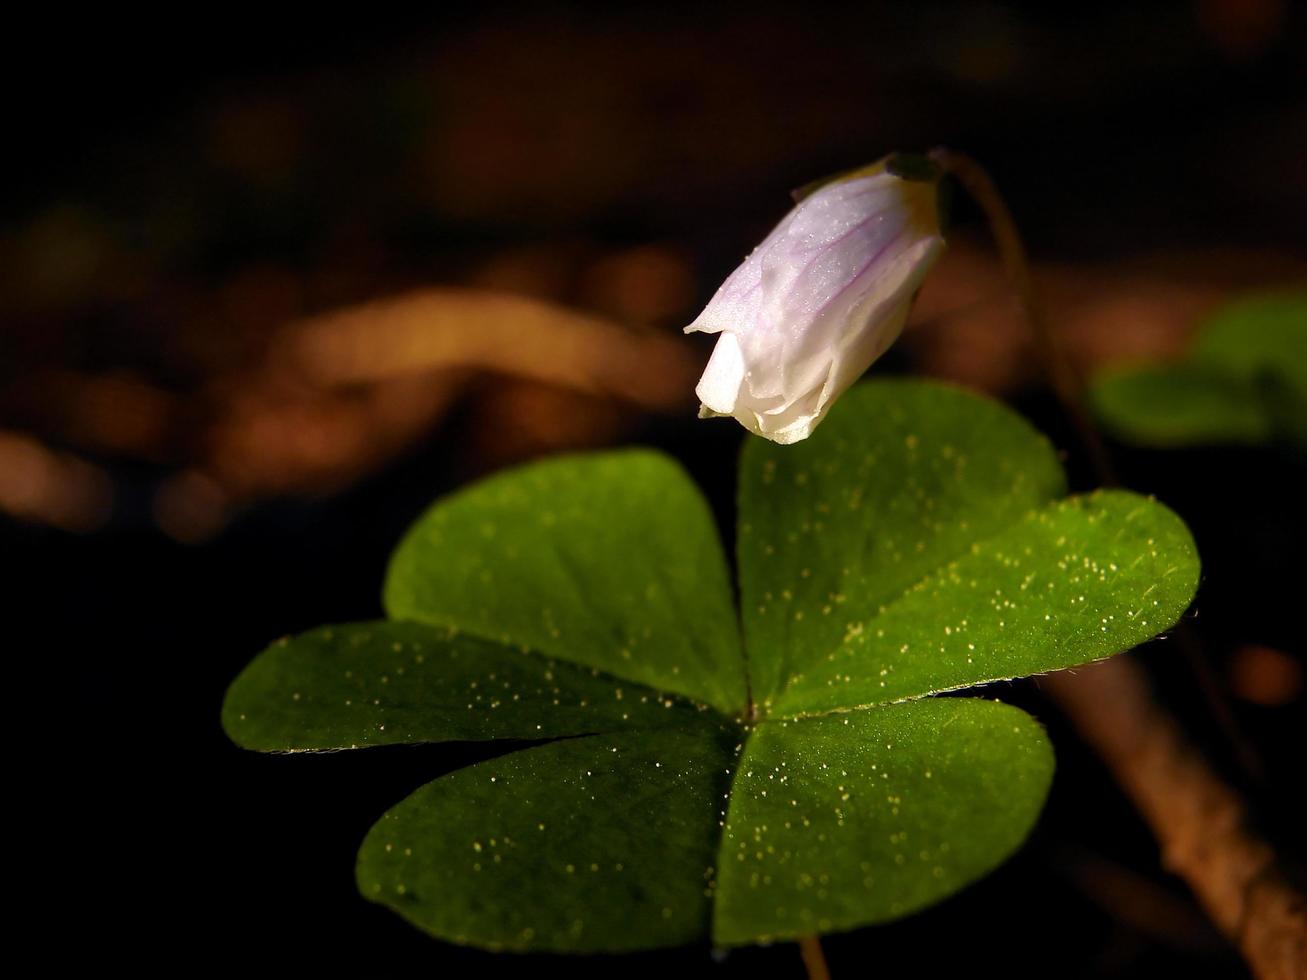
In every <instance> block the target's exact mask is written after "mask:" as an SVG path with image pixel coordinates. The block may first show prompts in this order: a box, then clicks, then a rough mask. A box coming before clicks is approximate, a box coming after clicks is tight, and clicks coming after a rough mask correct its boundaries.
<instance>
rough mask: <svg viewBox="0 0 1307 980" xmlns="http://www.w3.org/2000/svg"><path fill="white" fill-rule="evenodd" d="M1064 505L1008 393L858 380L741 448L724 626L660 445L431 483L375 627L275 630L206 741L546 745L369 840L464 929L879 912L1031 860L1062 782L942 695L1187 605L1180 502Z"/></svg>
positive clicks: (398, 886)
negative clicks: (778, 437)
mask: <svg viewBox="0 0 1307 980" xmlns="http://www.w3.org/2000/svg"><path fill="white" fill-rule="evenodd" d="M1064 492H1065V483H1064V478H1063V475H1062V472H1061V469H1060V467H1059V465H1058V463H1057V460H1056V457H1055V455H1054V452H1053V449H1052V447H1051V446H1050V445H1049V444H1048V443H1047V441H1046V440H1045V439H1044V438H1043V437H1041V436H1040V435H1039V434H1038V433H1037V432H1035V431H1034V430H1033V429H1031V428H1030V427H1029V426H1028V425H1027V424H1026V423H1025V422H1024V421H1023V420H1021V419H1020V418H1019V417H1018V416H1016V415H1014V414H1013V413H1012V412H1010V411H1009V410H1007V409H1006V408H1004V407H1002V406H1001V405H998V404H996V403H994V402H991V401H989V400H986V399H983V398H980V397H977V396H974V395H971V394H967V393H965V392H962V391H959V390H955V389H952V388H948V387H944V386H940V385H934V384H927V383H921V382H904V381H882V382H876V383H870V384H864V385H860V386H858V387H856V388H854V389H853V390H852V391H850V392H849V393H848V394H847V395H846V396H845V397H844V399H843V400H842V401H841V402H840V403H839V404H838V405H837V406H836V407H835V408H834V409H833V410H832V412H831V414H830V417H829V419H828V420H827V421H826V422H825V423H824V425H823V426H822V428H821V429H819V430H818V432H817V433H816V434H815V435H814V436H813V437H812V438H811V439H809V440H807V441H806V442H804V443H802V444H799V445H797V446H791V447H778V446H774V445H772V444H770V443H765V442H763V441H761V440H750V441H749V445H748V446H747V447H746V449H745V452H744V453H743V455H742V457H741V473H740V508H739V529H738V530H739V533H738V542H739V544H738V557H739V568H740V583H739V594H740V608H739V612H738V614H737V611H736V605H735V602H734V599H733V597H732V589H731V584H730V581H729V575H728V571H727V563H726V560H725V556H724V555H723V553H722V549H721V545H720V542H719V540H718V537H717V533H716V530H715V528H714V527H713V525H712V521H711V518H710V516H709V512H708V509H707V506H706V505H705V503H704V501H703V499H702V498H701V496H700V495H699V493H698V491H697V489H696V488H695V487H694V485H693V484H692V483H691V482H690V480H689V479H688V477H687V476H686V475H685V474H684V473H683V472H682V471H681V469H680V468H679V467H678V466H677V465H676V464H675V463H674V462H672V461H671V460H669V459H667V458H666V457H664V456H661V455H659V454H657V453H654V452H649V451H629V450H628V451H623V452H615V453H604V454H593V455H586V456H576V457H570V458H559V459H553V460H549V461H545V462H541V463H536V464H533V465H530V466H526V467H522V468H519V469H516V470H512V471H508V472H505V473H502V474H500V475H497V476H495V477H492V478H490V479H488V480H486V481H483V482H481V483H479V484H476V485H473V486H471V487H469V488H467V489H465V490H463V491H462V492H460V493H457V494H455V495H453V496H451V497H449V498H447V499H445V500H442V501H439V502H437V503H436V504H435V505H434V506H433V507H432V508H431V510H430V511H428V512H427V514H425V515H424V516H423V517H422V518H420V519H419V520H418V522H417V523H416V524H415V525H414V526H413V528H412V529H411V530H410V531H409V533H408V534H407V536H406V537H405V538H404V540H403V541H402V542H401V543H400V545H399V547H398V548H397V549H396V552H395V555H394V558H393V560H392V563H391V567H390V571H389V574H388V577H387V581H386V588H385V597H386V607H387V612H388V614H389V615H390V617H391V619H390V620H389V621H387V622H379V623H359V624H352V625H341V626H332V627H326V628H323V629H319V630H315V631H312V632H310V633H307V634H304V635H302V636H299V637H295V638H291V639H288V640H283V641H280V642H278V643H276V644H274V645H273V646H272V647H270V648H269V649H268V650H266V651H265V652H264V653H263V654H261V655H260V656H259V657H258V658H256V659H255V661H254V662H253V663H252V664H251V665H250V666H249V667H248V668H247V669H246V671H245V672H244V673H243V674H242V675H241V676H240V677H239V678H238V679H237V680H236V682H235V683H234V684H233V685H232V688H231V690H230V692H229V694H228V697H227V702H226V704H225V706H224V712H223V721H224V725H225V727H226V729H227V732H228V734H229V735H230V736H231V737H232V738H233V739H234V740H235V741H237V742H238V743H239V744H241V745H244V746H246V747H249V748H253V749H258V750H261V751H305V750H325V749H346V748H359V747H365V746H369V745H377V744H393V743H402V742H431V741H441V740H465V739H494V738H513V739H523V738H525V739H540V740H548V739H561V740H559V741H552V742H546V744H542V745H540V746H537V747H533V748H530V749H526V750H523V751H519V752H514V753H511V754H509V755H507V756H504V757H502V758H499V759H495V760H493V761H490V762H485V763H481V764H479V765H476V766H472V767H469V768H467V769H463V770H460V771H458V772H455V773H453V774H451V775H448V776H445V777H442V778H440V779H437V780H435V781H434V782H432V783H430V784H428V785H427V786H425V787H423V788H421V789H419V790H418V791H417V792H416V793H414V794H413V795H412V796H410V797H409V798H408V799H407V800H404V801H403V802H401V803H399V804H398V805H397V806H395V807H394V808H393V809H391V810H390V811H389V812H388V813H387V814H385V815H384V816H383V817H382V818H381V820H380V821H379V822H378V823H377V825H376V826H375V827H374V828H373V830H372V831H371V833H370V834H369V835H368V837H367V839H366V841H365V842H364V844H363V847H362V849H361V851H360V854H359V862H358V879H359V887H360V889H361V890H362V892H363V894H364V895H365V896H367V897H368V898H370V899H373V900H374V901H377V902H380V903H382V904H385V905H387V906H389V907H390V908H392V909H394V910H395V911H397V912H398V913H399V914H401V915H403V916H404V917H405V918H407V919H408V920H410V921H411V922H413V923H415V924H416V925H418V926H420V927H422V928H423V929H426V930H427V931H429V932H431V933H432V934H434V935H436V936H439V937H441V938H444V939H447V940H451V941H454V942H460V943H468V944H473V945H477V946H482V947H486V948H491V949H518V950H549V951H571V952H582V951H600V950H634V949H645V948H652V947H658V946H667V945H676V944H682V943H687V942H692V941H696V940H711V941H712V942H714V943H716V944H718V945H724V946H728V945H741V944H748V943H753V942H758V941H764V940H768V939H775V938H793V937H797V936H802V935H810V934H813V933H823V932H829V931H833V930H841V929H849V928H854V927H856V926H860V925H865V924H868V923H872V922H878V921H885V920H888V919H892V918H896V917H898V916H902V915H906V914H908V913H910V912H912V911H915V910H917V909H920V908H923V907H925V906H927V905H929V904H931V903H932V902H935V901H938V900H940V899H941V898H943V897H945V896H947V895H949V894H951V893H953V892H955V891H956V890H958V889H959V888H961V887H963V886H965V885H966V884H967V883H969V882H971V881H974V880H976V879H977V878H979V877H981V876H983V875H984V874H985V873H986V872H988V871H989V870H991V869H992V868H993V867H995V866H996V865H997V864H998V863H1000V862H1001V861H1002V860H1003V859H1004V858H1005V857H1006V856H1007V855H1009V854H1011V853H1012V851H1014V850H1015V849H1016V848H1017V847H1019V846H1020V844H1021V842H1022V840H1024V838H1025V836H1026V835H1027V833H1028V832H1029V830H1030V828H1031V826H1032V825H1033V824H1034V822H1035V820H1036V819H1037V817H1038V814H1039V811H1040V808H1041V807H1042V805H1043V801H1044V797H1045V795H1046V793H1047V791H1048V785H1049V782H1050V780H1051V778H1052V772H1053V759H1052V750H1051V747H1050V745H1049V744H1048V741H1047V739H1046V737H1045V735H1044V733H1043V730H1042V729H1041V727H1040V726H1039V724H1038V723H1037V722H1036V721H1035V720H1034V719H1032V718H1030V717H1029V716H1028V715H1026V714H1024V713H1023V712H1021V711H1019V710H1017V709H1015V708H1012V707H1008V706H1005V705H1000V704H996V703H993V702H989V701H981V700H975V699H960V698H938V697H934V696H933V695H937V694H939V693H940V692H944V691H951V690H955V689H958V688H963V687H968V686H972V685H975V684H979V683H983V682H985V681H989V680H995V679H1000V678H1014V677H1021V676H1025V675H1028V674H1032V673H1037V672H1041V671H1048V670H1054V669H1058V668H1062V667H1068V666H1072V665H1075V664H1081V663H1086V662H1088V661H1091V660H1095V659H1100V658H1103V657H1106V656H1110V655H1111V654H1113V653H1116V652H1119V651H1122V650H1125V649H1128V648H1130V647H1131V646H1134V645H1136V644H1138V643H1140V642H1142V641H1144V640H1147V639H1148V638H1150V637H1152V636H1154V635H1156V634H1157V633H1159V632H1161V631H1162V630H1165V629H1166V628H1167V627H1169V626H1170V625H1172V624H1173V623H1174V622H1175V621H1176V620H1177V619H1178V618H1179V616H1180V615H1181V614H1182V613H1183V611H1184V609H1185V607H1186V606H1187V604H1188V603H1189V601H1190V599H1191V598H1192V595H1193V592H1194V589H1195V587H1196V583H1197V577H1198V558H1197V555H1196V554H1195V551H1194V548H1193V543H1192V540H1191V539H1190V537H1189V534H1188V532H1187V530H1186V529H1185V527H1184V525H1183V524H1182V523H1181V522H1180V521H1179V519H1178V518H1176V517H1175V515H1173V514H1172V513H1171V512H1170V511H1168V510H1167V509H1166V508H1165V507H1163V506H1161V505H1160V504H1158V503H1155V502H1153V501H1151V500H1148V499H1146V498H1143V497H1139V496H1137V495H1134V494H1130V493H1126V492H1122V491H1112V492H1103V493H1097V494H1089V495H1084V496H1077V497H1071V498H1066V497H1064ZM737 623H739V624H741V626H742V629H740V628H737ZM573 736H581V737H573Z"/></svg>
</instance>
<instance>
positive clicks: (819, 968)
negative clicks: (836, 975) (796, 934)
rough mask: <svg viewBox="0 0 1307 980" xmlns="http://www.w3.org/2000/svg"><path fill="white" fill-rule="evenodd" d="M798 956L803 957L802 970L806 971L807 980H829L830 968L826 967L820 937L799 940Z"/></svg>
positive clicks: (805, 937) (806, 937) (807, 937)
mask: <svg viewBox="0 0 1307 980" xmlns="http://www.w3.org/2000/svg"><path fill="white" fill-rule="evenodd" d="M799 955H800V956H802V957H803V969H804V970H805V971H807V974H808V980H830V967H828V966H827V965H826V954H825V953H824V952H822V948H821V937H820V936H804V937H803V938H802V939H800V940H799Z"/></svg>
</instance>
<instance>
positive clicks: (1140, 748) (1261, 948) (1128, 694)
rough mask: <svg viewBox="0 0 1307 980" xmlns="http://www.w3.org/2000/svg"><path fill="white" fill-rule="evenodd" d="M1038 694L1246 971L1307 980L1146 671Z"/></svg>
mask: <svg viewBox="0 0 1307 980" xmlns="http://www.w3.org/2000/svg"><path fill="white" fill-rule="evenodd" d="M930 158H931V159H932V160H934V161H935V163H936V164H938V165H939V166H940V167H941V169H943V170H944V171H945V172H947V173H949V174H952V175H953V176H954V177H956V178H957V180H958V182H959V183H960V184H962V186H963V187H964V188H965V189H966V190H967V192H968V193H969V194H970V195H971V196H972V198H974V199H975V201H976V203H977V204H978V205H979V206H980V208H981V210H983V211H984V212H985V216H986V218H988V220H989V223H990V228H991V230H992V232H993V235H994V239H995V242H996V244H997V246H998V250H999V253H1000V255H1001V256H1002V260H1003V265H1004V268H1005V269H1006V270H1007V274H1008V278H1009V279H1010V281H1011V283H1012V288H1013V289H1014V291H1015V292H1016V293H1017V296H1018V298H1019V300H1020V302H1021V306H1022V309H1023V310H1024V312H1025V315H1026V318H1027V320H1029V322H1030V325H1031V329H1032V331H1033V333H1034V336H1035V343H1036V346H1037V347H1038V350H1039V354H1040V357H1041V359H1042V360H1043V363H1044V367H1045V370H1046V371H1047V373H1048V377H1049V380H1050V382H1051V383H1052V385H1053V389H1054V391H1055V392H1056V394H1057V396H1058V399H1059V400H1060V401H1061V403H1062V405H1063V407H1064V409H1065V410H1066V412H1067V414H1068V415H1069V416H1070V417H1071V420H1072V421H1073V423H1074V424H1075V426H1076V428H1077V430H1078V432H1079V435H1080V437H1081V440H1082V441H1083V443H1084V445H1085V449H1086V451H1087V452H1088V454H1089V457H1090V461H1091V463H1092V464H1093V466H1094V470H1095V472H1096V473H1097V474H1098V477H1099V479H1100V480H1101V481H1102V482H1103V483H1104V484H1109V485H1110V484H1114V483H1115V482H1116V480H1115V474H1114V472H1113V469H1112V466H1111V461H1110V460H1109V458H1108V455H1107V452H1106V449H1105V447H1104V445H1103V441H1102V439H1101V438H1100V437H1099V434H1098V430H1097V429H1096V428H1095V427H1094V425H1093V423H1092V422H1091V421H1090V418H1089V415H1088V413H1087V412H1086V411H1085V409H1084V404H1083V400H1082V392H1083V388H1082V385H1081V383H1080V379H1079V377H1078V376H1077V374H1076V372H1075V370H1074V368H1073V367H1072V365H1071V362H1070V359H1069V358H1068V357H1067V356H1066V352H1065V350H1064V349H1063V347H1062V346H1061V344H1060V343H1059V342H1058V337H1057V335H1056V334H1055V333H1054V331H1053V330H1052V327H1051V325H1050V324H1049V322H1048V320H1047V319H1046V318H1045V316H1044V314H1043V311H1042V308H1041V307H1040V304H1039V301H1038V296H1037V294H1036V292H1035V287H1034V281H1033V279H1032V277H1031V274H1030V263H1029V261H1028V260H1027V258H1026V251H1025V246H1024V245H1023V244H1022V241H1021V236H1020V234H1019V233H1018V232H1017V228H1016V223H1015V222H1014V221H1013V219H1012V213H1011V212H1010V211H1009V210H1008V207H1007V205H1006V203H1004V201H1003V198H1002V197H1001V196H1000V194H999V192H998V188H997V187H996V186H995V185H994V182H993V180H992V179H991V178H990V176H989V174H988V173H986V172H985V170H984V168H982V167H981V166H980V165H979V164H978V163H976V162H975V161H974V160H972V159H971V158H970V157H967V156H965V155H963V154H961V153H955V152H953V151H951V150H945V149H938V150H934V151H932V152H931V154H930ZM1043 684H1044V686H1045V688H1046V689H1047V690H1048V692H1049V693H1050V694H1051V695H1052V696H1053V697H1054V699H1055V700H1056V701H1057V702H1058V704H1059V706H1060V707H1061V708H1062V710H1063V711H1064V712H1065V713H1066V715H1067V717H1068V718H1070V719H1071V721H1072V723H1073V724H1074V725H1075V726H1076V728H1077V730H1078V731H1079V732H1080V735H1081V737H1082V738H1084V740H1085V741H1086V742H1087V743H1089V745H1090V746H1091V747H1093V749H1094V750H1095V751H1096V752H1097V753H1098V755H1099V757H1100V758H1101V759H1102V760H1103V761H1104V762H1105V763H1106V764H1107V766H1108V768H1109V769H1110V770H1111V771H1112V775H1113V776H1114V777H1115V779H1116V781H1117V783H1118V784H1119V785H1120V786H1121V788H1122V790H1123V791H1124V792H1125V794H1126V795H1127V796H1128V797H1130V799H1131V801H1132V802H1133V803H1134V805H1135V808H1136V809H1137V810H1138V811H1139V813H1140V815H1141V816H1142V817H1143V818H1144V820H1145V821H1146V822H1147V823H1148V825H1149V827H1150V828H1151V830H1152V832H1153V835H1154V836H1155V837H1156V838H1157V841H1158V843H1159V844H1160V845H1161V849H1162V863H1163V864H1164V865H1165V866H1166V867H1167V868H1168V869H1169V870H1170V871H1172V872H1174V873H1175V874H1177V875H1179V876H1180V877H1181V878H1183V879H1184V880H1185V882H1186V883H1187V884H1188V885H1189V887H1190V888H1191V889H1192V890H1193V892H1194V895H1195V896H1196V897H1197V898H1198V900H1199V902H1200V903H1201V904H1202V905H1203V907H1204V909H1205V910H1206V911H1207V914H1208V916H1209V917H1210V918H1211V919H1212V921H1213V922H1214V923H1215V924H1216V925H1217V926H1218V927H1219V928H1220V929H1221V931H1222V932H1223V933H1225V935H1226V936H1227V937H1229V939H1230V940H1231V941H1232V942H1234V943H1235V944H1236V945H1237V946H1238V947H1239V949H1240V951H1241V952H1242V953H1243V956H1244V959H1245V960H1246V961H1247V962H1248V965H1249V967H1251V969H1252V971H1253V973H1254V974H1255V975H1256V976H1257V977H1259V978H1263V980H1294V978H1301V977H1303V976H1307V899H1304V897H1303V895H1302V893H1301V892H1300V891H1298V890H1297V889H1296V888H1295V887H1294V886H1293V885H1292V884H1291V883H1290V882H1289V881H1288V880H1287V879H1286V878H1285V877H1284V876H1283V875H1282V874H1281V873H1280V871H1279V870H1278V869H1277V867H1276V861H1275V853H1274V851H1273V850H1272V849H1271V846H1270V845H1269V844H1268V843H1266V842H1265V841H1263V840H1262V839H1261V838H1260V837H1258V836H1257V835H1256V834H1255V833H1254V832H1253V831H1252V830H1251V829H1250V828H1249V826H1248V824H1249V821H1248V812H1247V806H1246V804H1245V803H1244V801H1243V799H1242V798H1241V797H1240V795H1239V794H1238V793H1237V792H1236V791H1235V790H1234V789H1233V788H1232V787H1230V786H1229V785H1227V784H1226V783H1225V782H1224V781H1223V780H1222V779H1221V777H1220V776H1218V775H1217V773H1216V772H1215V771H1214V770H1213V769H1212V768H1211V766H1210V765H1209V764H1208V763H1207V760H1206V759H1205V758H1204V757H1203V755H1202V754H1201V753H1200V752H1199V751H1198V749H1197V748H1195V747H1194V745H1193V744H1192V742H1190V741H1189V739H1188V738H1187V736H1186V735H1185V733H1184V731H1183V730H1182V729H1181V728H1180V726H1179V724H1178V723H1177V722H1176V721H1175V719H1174V718H1172V717H1171V715H1170V714H1169V713H1168V712H1167V711H1166V709H1164V708H1163V707H1162V706H1161V705H1159V704H1158V703H1157V701H1156V699H1155V698H1154V696H1153V692H1152V690H1151V687H1150V685H1149V683H1148V678H1147V675H1146V674H1145V673H1144V671H1143V668H1141V667H1140V666H1139V665H1138V664H1137V663H1135V662H1134V661H1133V660H1131V659H1129V658H1128V657H1114V658H1112V659H1111V660H1106V661H1103V662H1102V663H1097V664H1093V665H1092V666H1090V667H1088V668H1085V669H1084V670H1081V671H1079V672H1077V673H1072V672H1071V671H1062V672H1060V673H1055V674H1051V675H1049V676H1048V677H1046V678H1044V680H1043Z"/></svg>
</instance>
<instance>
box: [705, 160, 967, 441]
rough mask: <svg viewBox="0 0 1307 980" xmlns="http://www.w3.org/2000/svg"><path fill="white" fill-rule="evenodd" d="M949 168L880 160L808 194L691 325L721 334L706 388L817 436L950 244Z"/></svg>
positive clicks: (712, 407) (708, 397) (776, 436)
mask: <svg viewBox="0 0 1307 980" xmlns="http://www.w3.org/2000/svg"><path fill="white" fill-rule="evenodd" d="M938 191H939V180H938V175H937V174H933V173H927V174H926V175H925V178H924V179H905V178H904V177H900V176H896V175H895V174H894V173H891V172H890V171H889V170H888V169H886V168H885V165H884V164H883V163H882V164H878V165H875V166H873V167H871V168H867V169H865V170H862V171H857V172H855V173H854V174H852V175H850V176H848V177H846V178H843V179H837V180H835V181H834V182H832V183H829V184H826V185H824V186H822V187H820V188H819V189H818V190H816V191H814V192H813V193H811V194H810V195H808V196H807V197H805V198H803V199H802V200H801V201H800V202H799V203H798V204H797V205H796V206H795V207H794V208H793V210H791V211H790V213H789V214H787V215H786V216H785V217H784V219H782V220H781V223H780V224H779V225H777V226H776V228H775V229H774V230H773V231H772V233H771V234H770V235H768V236H767V237H766V239H764V240H763V242H762V244H761V245H759V246H758V247H757V248H755V249H754V250H753V252H752V254H750V255H749V257H748V258H747V259H745V260H744V264H743V265H741V266H740V267H739V268H738V269H736V270H735V271H734V272H733V273H731V275H730V277H729V278H727V280H726V281H725V282H724V283H722V285H721V288H720V289H718V290H717V293H716V295H715V296H713V298H712V299H711V300H710V301H709V303H708V305H707V307H705V308H704V311H703V312H702V313H700V314H699V317H698V319H696V320H695V321H694V322H693V323H692V324H690V325H689V326H688V327H686V328H685V332H686V333H691V332H693V331H702V332H703V333H717V334H720V335H721V336H720V337H719V338H718V339H717V346H716V347H715V348H714V349H713V353H712V358H711V359H710V360H709V361H708V366H707V367H706V368H705V369H704V372H703V377H702V378H700V380H699V385H698V387H697V388H696V389H695V393H696V394H697V395H698V396H699V400H700V402H702V407H701V408H700V410H699V417H700V418H707V417H709V416H714V415H733V416H734V417H735V418H737V419H738V420H739V421H740V422H741V424H743V425H744V426H745V427H746V428H747V429H749V430H750V431H751V432H755V433H757V434H758V435H760V436H765V437H766V438H768V439H771V440H772V441H773V442H778V443H783V444H785V443H792V442H798V441H799V440H801V439H806V438H807V437H808V436H809V435H811V434H812V430H813V429H815V428H816V427H817V424H818V423H819V422H820V421H821V420H822V418H823V416H824V415H825V414H826V411H827V409H829V408H830V406H831V403H832V402H834V401H835V399H836V398H837V397H839V395H840V394H842V393H843V392H844V391H845V389H847V388H848V387H849V385H851V384H852V383H853V382H854V381H856V380H857V379H858V377H859V376H860V375H861V374H862V373H863V372H864V371H865V370H866V369H867V368H868V367H869V366H870V365H871V363H872V362H873V361H874V360H876V358H878V357H880V355H881V354H883V353H884V352H885V350H886V348H888V347H889V345H890V344H892V343H893V342H894V341H895V339H897V337H898V335H899V332H900V331H901V330H902V329H903V324H904V322H905V321H906V320H907V318H908V310H909V308H910V307H911V305H912V300H913V298H914V296H915V295H916V293H917V290H918V289H919V288H920V286H921V283H922V280H923V279H924V278H925V275H926V272H927V271H928V270H929V269H930V267H931V265H932V264H933V263H934V261H935V259H936V258H937V257H938V256H939V254H940V252H941V251H942V250H943V248H944V239H943V237H942V234H941V231H940V217H939V205H938Z"/></svg>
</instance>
